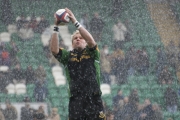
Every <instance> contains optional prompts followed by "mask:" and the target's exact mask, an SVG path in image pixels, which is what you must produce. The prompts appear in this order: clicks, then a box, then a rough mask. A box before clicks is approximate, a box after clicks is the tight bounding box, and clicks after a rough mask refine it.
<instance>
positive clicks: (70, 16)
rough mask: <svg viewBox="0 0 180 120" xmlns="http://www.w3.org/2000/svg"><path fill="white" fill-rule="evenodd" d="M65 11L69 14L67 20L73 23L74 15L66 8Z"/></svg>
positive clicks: (74, 20)
mask: <svg viewBox="0 0 180 120" xmlns="http://www.w3.org/2000/svg"><path fill="white" fill-rule="evenodd" d="M65 10H66V12H67V13H68V14H69V18H70V20H71V21H72V23H75V22H76V21H77V20H76V17H75V16H74V14H73V13H72V11H71V10H70V9H68V8H65Z"/></svg>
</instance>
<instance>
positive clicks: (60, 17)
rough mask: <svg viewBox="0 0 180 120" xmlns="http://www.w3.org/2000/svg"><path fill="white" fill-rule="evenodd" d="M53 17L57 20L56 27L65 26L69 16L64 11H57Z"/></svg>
mask: <svg viewBox="0 0 180 120" xmlns="http://www.w3.org/2000/svg"><path fill="white" fill-rule="evenodd" d="M54 17H55V18H56V19H57V22H58V25H65V24H67V23H69V21H70V19H69V14H68V13H67V12H66V10H65V9H59V10H57V11H56V13H55V14H54Z"/></svg>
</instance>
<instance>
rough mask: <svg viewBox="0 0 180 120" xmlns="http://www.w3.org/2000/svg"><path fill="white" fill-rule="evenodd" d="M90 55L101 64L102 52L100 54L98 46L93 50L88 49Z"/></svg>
mask: <svg viewBox="0 0 180 120" xmlns="http://www.w3.org/2000/svg"><path fill="white" fill-rule="evenodd" d="M87 49H88V51H89V54H90V55H91V57H93V58H94V59H95V60H97V62H99V60H100V52H99V48H98V46H97V45H96V46H94V47H92V48H89V47H87Z"/></svg>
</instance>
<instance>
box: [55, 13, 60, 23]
mask: <svg viewBox="0 0 180 120" xmlns="http://www.w3.org/2000/svg"><path fill="white" fill-rule="evenodd" d="M60 23H61V22H60V21H58V20H57V18H56V16H55V14H54V24H55V25H56V26H58V25H60Z"/></svg>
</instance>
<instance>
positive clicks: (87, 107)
mask: <svg viewBox="0 0 180 120" xmlns="http://www.w3.org/2000/svg"><path fill="white" fill-rule="evenodd" d="M69 120H105V114H104V112H103V105H102V100H101V96H100V95H93V96H80V95H79V96H76V97H70V101H69Z"/></svg>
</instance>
